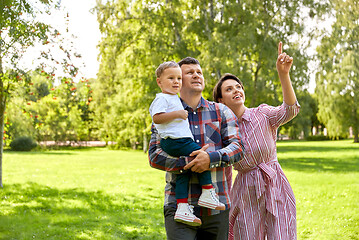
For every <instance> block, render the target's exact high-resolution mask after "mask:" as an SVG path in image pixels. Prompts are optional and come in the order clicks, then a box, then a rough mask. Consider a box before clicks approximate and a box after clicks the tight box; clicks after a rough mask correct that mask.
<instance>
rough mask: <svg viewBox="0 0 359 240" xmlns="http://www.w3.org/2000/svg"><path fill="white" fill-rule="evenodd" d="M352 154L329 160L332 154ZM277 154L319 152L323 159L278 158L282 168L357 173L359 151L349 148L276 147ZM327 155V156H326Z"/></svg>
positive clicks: (358, 170) (358, 169) (358, 168)
mask: <svg viewBox="0 0 359 240" xmlns="http://www.w3.org/2000/svg"><path fill="white" fill-rule="evenodd" d="M347 151H351V152H353V154H352V156H350V157H345V158H344V157H343V158H339V159H338V158H331V157H330V154H331V153H332V152H343V153H345V152H347ZM278 152H279V153H291V152H305V153H310V152H313V153H314V152H320V153H323V157H322V158H321V157H317V155H316V157H307V156H308V154H306V156H305V157H300V155H299V154H298V157H294V158H293V157H287V158H286V157H283V156H282V157H280V158H279V162H280V164H281V165H282V167H283V168H286V169H292V170H296V171H307V172H318V171H327V172H359V149H358V148H355V147H354V146H353V148H350V147H340V146H338V147H333V146H329V147H319V146H278ZM326 153H327V154H326Z"/></svg>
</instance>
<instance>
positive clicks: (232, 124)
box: [208, 104, 244, 168]
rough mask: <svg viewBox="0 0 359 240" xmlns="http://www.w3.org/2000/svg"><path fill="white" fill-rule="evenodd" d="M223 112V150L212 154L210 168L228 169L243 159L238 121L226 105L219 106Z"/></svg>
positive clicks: (221, 129)
mask: <svg viewBox="0 0 359 240" xmlns="http://www.w3.org/2000/svg"><path fill="white" fill-rule="evenodd" d="M217 106H218V108H219V111H220V112H221V118H222V121H221V128H220V132H221V138H222V144H223V148H221V149H219V150H217V151H214V152H210V153H208V154H209V157H210V160H211V163H210V168H215V167H228V166H231V165H233V164H235V163H236V162H239V161H240V160H241V159H242V158H243V150H244V147H243V144H242V141H241V134H240V132H239V126H238V120H237V118H236V116H235V115H234V113H233V112H232V111H231V110H230V109H229V108H228V107H227V106H225V105H223V104H218V105H217Z"/></svg>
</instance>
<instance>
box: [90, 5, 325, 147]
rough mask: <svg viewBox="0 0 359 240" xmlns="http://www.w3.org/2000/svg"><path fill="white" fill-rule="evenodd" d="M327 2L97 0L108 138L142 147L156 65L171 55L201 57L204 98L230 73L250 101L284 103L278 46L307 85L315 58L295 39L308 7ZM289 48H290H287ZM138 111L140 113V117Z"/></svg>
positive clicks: (100, 112) (100, 118)
mask: <svg viewBox="0 0 359 240" xmlns="http://www.w3.org/2000/svg"><path fill="white" fill-rule="evenodd" d="M322 5H324V4H319V3H311V2H309V1H285V2H283V1H280V0H272V1H240V2H231V1H227V2H223V1H192V0H190V1H177V0H173V1H164V0H163V1H157V2H156V3H154V2H152V1H125V0H117V1H98V4H97V6H96V7H95V9H94V11H95V12H96V13H97V16H98V21H99V25H100V30H101V32H102V34H103V36H104V38H103V39H102V41H101V43H100V56H101V65H100V69H99V74H98V83H97V86H96V88H95V89H96V90H95V93H94V102H95V104H94V105H93V107H94V108H93V111H94V112H95V115H96V122H98V123H97V124H98V131H99V133H100V134H101V137H102V138H103V139H104V140H106V141H116V142H117V143H118V144H119V146H122V145H127V146H131V145H132V146H135V145H136V142H139V143H141V142H142V141H144V140H142V139H145V137H146V136H148V135H149V129H150V125H151V119H150V118H149V114H148V108H149V105H150V103H151V101H152V100H153V99H154V97H155V94H156V93H157V92H159V91H160V90H159V88H158V87H157V85H156V81H155V75H154V72H155V69H156V67H157V66H158V65H159V64H160V63H162V62H163V61H167V60H175V61H179V60H180V59H182V58H184V57H186V56H192V57H195V58H198V59H199V60H200V62H201V66H202V68H203V72H204V76H205V79H206V89H205V91H204V93H203V95H204V97H206V98H208V99H211V96H212V89H213V86H214V84H215V83H216V82H217V80H218V79H219V78H220V76H221V75H222V74H224V73H226V72H231V73H233V74H236V75H238V76H239V77H240V79H242V81H243V82H244V85H245V87H246V93H247V96H248V98H247V105H248V106H257V105H258V104H260V103H263V102H266V103H268V104H272V105H278V104H280V103H281V102H282V99H281V88H280V83H279V79H278V76H277V72H276V67H275V61H276V58H277V44H278V42H279V41H280V40H281V41H283V42H284V43H285V44H288V45H284V46H285V51H288V52H289V53H290V54H291V55H293V56H294V58H295V61H294V64H295V66H294V71H292V80H293V84H294V86H295V87H296V88H297V89H298V90H299V89H301V88H302V87H303V86H304V85H305V84H307V83H308V79H309V78H308V76H307V73H306V71H307V66H306V62H307V61H308V57H306V56H305V55H304V54H303V51H300V49H301V48H303V46H299V44H296V43H290V41H289V39H291V38H293V37H294V36H298V35H299V36H300V35H301V34H302V32H303V21H302V20H301V18H302V17H304V16H302V15H300V11H298V9H300V8H301V7H304V6H306V7H309V8H312V9H313V11H316V12H317V14H318V13H319V12H320V11H321V10H320V8H321V7H322ZM288 46H290V47H288ZM134 115H136V116H134Z"/></svg>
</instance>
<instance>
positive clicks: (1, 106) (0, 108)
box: [0, 49, 6, 188]
mask: <svg viewBox="0 0 359 240" xmlns="http://www.w3.org/2000/svg"><path fill="white" fill-rule="evenodd" d="M0 54H1V49H0ZM3 75H4V72H3V69H2V58H1V56H0V188H3V184H2V153H3V147H4V146H3V143H4V141H3V137H4V114H5V103H6V102H5V96H4V82H3Z"/></svg>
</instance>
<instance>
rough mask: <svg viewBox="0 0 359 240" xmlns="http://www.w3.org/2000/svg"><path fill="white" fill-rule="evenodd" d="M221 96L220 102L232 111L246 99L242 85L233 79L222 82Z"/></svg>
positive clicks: (242, 104)
mask: <svg viewBox="0 0 359 240" xmlns="http://www.w3.org/2000/svg"><path fill="white" fill-rule="evenodd" d="M221 91H222V98H220V99H219V102H220V103H223V104H225V105H227V106H228V107H229V108H230V109H232V110H233V111H234V109H237V108H238V107H241V106H244V101H245V99H246V97H245V94H244V90H243V88H242V86H241V85H240V84H239V83H238V82H237V81H236V80H233V79H228V80H226V81H224V82H223V84H222V88H221Z"/></svg>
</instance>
